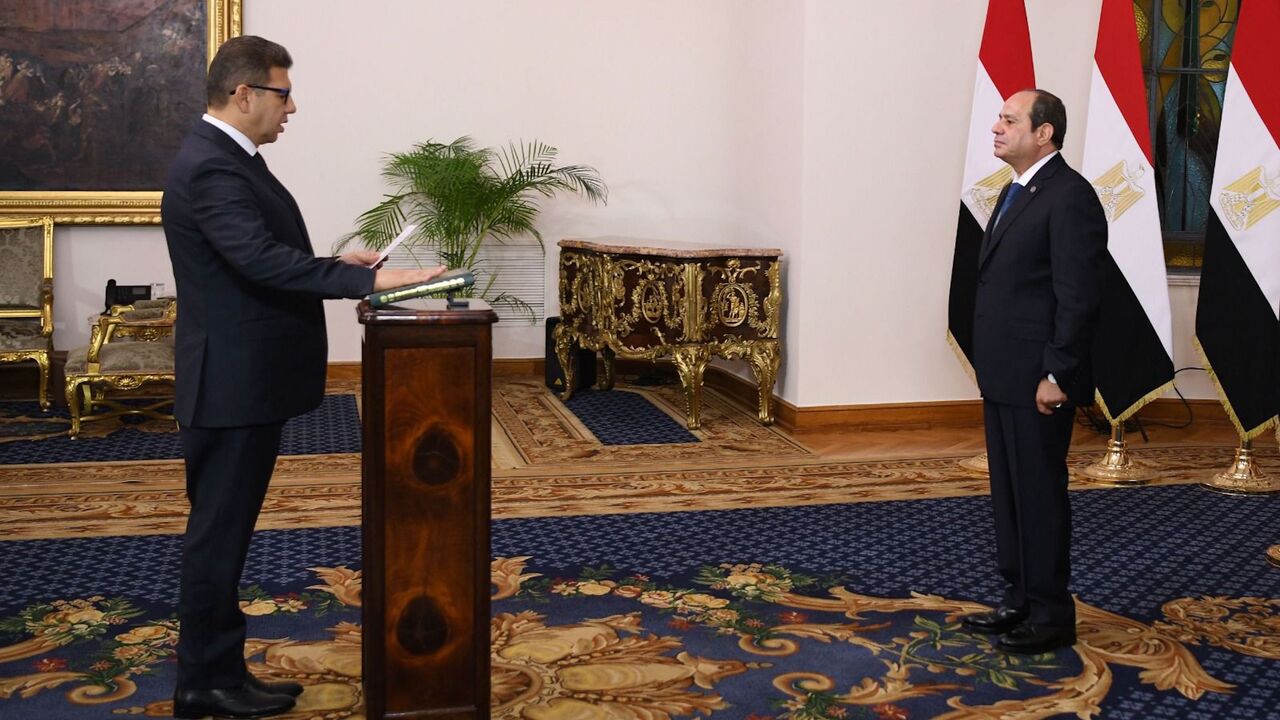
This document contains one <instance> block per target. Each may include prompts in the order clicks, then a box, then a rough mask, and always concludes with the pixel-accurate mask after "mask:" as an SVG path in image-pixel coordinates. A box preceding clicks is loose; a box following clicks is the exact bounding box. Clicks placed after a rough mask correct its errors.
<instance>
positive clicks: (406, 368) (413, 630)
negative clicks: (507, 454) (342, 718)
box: [356, 300, 498, 720]
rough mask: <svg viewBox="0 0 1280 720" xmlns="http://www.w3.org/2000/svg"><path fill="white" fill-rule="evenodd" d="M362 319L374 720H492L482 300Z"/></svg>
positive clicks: (369, 679)
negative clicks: (461, 719) (490, 713)
mask: <svg viewBox="0 0 1280 720" xmlns="http://www.w3.org/2000/svg"><path fill="white" fill-rule="evenodd" d="M470 303H471V305H470V307H469V308H466V309H448V308H447V307H446V304H445V301H444V300H412V301H407V302H405V303H403V304H399V305H392V306H387V307H383V308H379V309H376V310H375V309H373V308H371V307H370V306H369V303H368V301H365V302H362V303H360V305H359V306H358V308H357V310H356V312H357V315H358V316H359V319H360V322H361V324H363V325H364V349H363V367H362V375H363V399H364V404H363V413H362V414H363V418H364V420H363V424H364V436H363V439H364V450H363V455H364V457H363V467H362V477H363V481H362V489H363V508H362V515H363V522H362V539H363V565H364V583H363V585H364V587H363V595H364V640H363V647H362V660H363V669H364V702H365V713H366V717H368V718H369V720H380V719H381V718H488V717H489V594H490V589H489V588H490V585H489V414H490V399H491V395H490V393H491V387H490V381H491V377H490V375H491V365H492V357H493V350H492V338H491V334H492V332H491V331H492V325H493V323H494V322H496V321H497V319H498V318H497V315H496V314H494V312H493V311H492V310H491V309H489V306H488V305H486V304H485V303H484V302H483V301H480V300H471V301H470Z"/></svg>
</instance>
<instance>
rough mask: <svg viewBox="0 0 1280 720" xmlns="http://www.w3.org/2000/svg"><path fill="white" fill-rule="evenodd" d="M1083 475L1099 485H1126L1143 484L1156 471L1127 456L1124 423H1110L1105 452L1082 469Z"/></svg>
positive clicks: (1152, 477)
mask: <svg viewBox="0 0 1280 720" xmlns="http://www.w3.org/2000/svg"><path fill="white" fill-rule="evenodd" d="M1083 475H1084V477H1085V478H1087V479H1088V480H1089V481H1091V482H1095V483H1097V484H1099V485H1112V486H1116V487H1126V486H1130V485H1145V484H1147V483H1149V482H1151V481H1152V480H1154V479H1155V477H1156V473H1155V471H1154V470H1152V469H1150V468H1148V467H1147V466H1145V465H1143V464H1141V463H1137V462H1134V461H1133V458H1132V457H1130V456H1129V446H1128V443H1126V442H1125V439H1124V423H1123V422H1112V423H1111V439H1110V440H1108V441H1107V452H1106V454H1104V455H1103V456H1102V458H1101V459H1099V460H1096V461H1094V462H1093V463H1090V465H1089V467H1087V468H1085V469H1084V473H1083Z"/></svg>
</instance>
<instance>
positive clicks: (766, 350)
mask: <svg viewBox="0 0 1280 720" xmlns="http://www.w3.org/2000/svg"><path fill="white" fill-rule="evenodd" d="M781 360H782V357H781V355H780V354H779V353H778V341H777V340H761V341H759V342H754V343H752V344H751V350H750V351H749V352H748V353H747V362H748V363H750V364H751V371H752V372H754V373H755V375H756V384H757V385H759V387H760V422H762V423H764V424H765V425H772V424H773V383H774V382H775V381H776V380H777V379H778V364H779V362H780V361H781Z"/></svg>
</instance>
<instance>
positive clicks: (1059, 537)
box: [983, 401, 1076, 628]
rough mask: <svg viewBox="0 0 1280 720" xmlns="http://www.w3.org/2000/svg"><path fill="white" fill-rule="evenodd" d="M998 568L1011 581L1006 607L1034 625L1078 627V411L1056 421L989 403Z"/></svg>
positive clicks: (1068, 410) (1066, 409)
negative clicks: (1070, 468) (1070, 454)
mask: <svg viewBox="0 0 1280 720" xmlns="http://www.w3.org/2000/svg"><path fill="white" fill-rule="evenodd" d="M983 415H984V418H983V419H984V423H985V426H986V434H987V467H988V469H989V470H990V472H991V506H992V509H993V510H994V514H995V528H996V564H997V567H998V568H999V570H1000V575H1001V576H1002V577H1004V580H1005V591H1004V599H1003V602H1002V604H1003V605H1004V606H1005V607H1010V608H1014V609H1016V610H1025V611H1026V612H1027V613H1028V620H1029V621H1030V622H1032V623H1036V624H1039V625H1048V626H1052V627H1058V628H1071V627H1075V618H1076V613H1075V603H1074V602H1073V601H1072V599H1071V593H1070V591H1069V590H1068V589H1067V585H1068V583H1069V582H1070V579H1071V501H1070V499H1069V498H1068V496H1067V450H1068V448H1069V447H1070V446H1071V430H1072V428H1073V426H1074V425H1075V407H1074V406H1072V405H1070V404H1067V405H1063V406H1062V407H1061V408H1059V409H1058V410H1057V411H1055V412H1054V413H1053V414H1052V415H1042V414H1041V413H1040V412H1039V411H1038V410H1036V408H1035V407H1021V406H1014V405H1003V404H1000V403H994V402H991V401H984V402H983Z"/></svg>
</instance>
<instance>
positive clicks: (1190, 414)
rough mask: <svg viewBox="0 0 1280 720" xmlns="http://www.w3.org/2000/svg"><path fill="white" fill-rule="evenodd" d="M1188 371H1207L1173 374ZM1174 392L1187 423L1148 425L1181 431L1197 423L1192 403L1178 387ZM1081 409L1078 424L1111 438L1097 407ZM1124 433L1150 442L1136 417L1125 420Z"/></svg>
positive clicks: (1150, 423)
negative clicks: (1133, 433) (1185, 412)
mask: <svg viewBox="0 0 1280 720" xmlns="http://www.w3.org/2000/svg"><path fill="white" fill-rule="evenodd" d="M1186 370H1199V371H1200V372H1204V371H1205V370H1204V368H1202V367H1196V366H1194V365H1189V366H1187V367H1184V368H1178V369H1177V370H1175V371H1174V372H1173V374H1174V376H1175V377H1177V375H1178V373H1180V372H1184V371H1186ZM1173 392H1174V393H1175V394H1177V396H1178V399H1179V400H1181V401H1182V407H1183V408H1185V409H1186V411H1187V421H1186V422H1184V423H1181V424H1178V425H1175V424H1173V423H1166V422H1155V421H1151V420H1148V421H1147V423H1146V424H1147V425H1151V426H1154V427H1164V428H1172V429H1174V430H1181V429H1183V428H1186V427H1190V426H1191V423H1193V422H1195V411H1194V410H1192V408H1191V403H1190V401H1188V400H1187V398H1186V397H1185V396H1184V395H1183V394H1182V391H1181V390H1179V389H1178V386H1177V385H1174V386H1173ZM1080 409H1081V411H1082V412H1081V413H1080V417H1079V419H1078V420H1077V422H1079V423H1080V425H1081V427H1084V428H1087V429H1089V430H1091V431H1093V432H1095V433H1097V434H1099V435H1105V436H1107V437H1110V436H1111V423H1110V422H1108V421H1107V418H1106V417H1105V416H1104V415H1103V414H1102V413H1101V412H1099V411H1098V410H1097V408H1096V406H1093V405H1090V406H1089V407H1082V408H1080ZM1124 431H1125V434H1126V435H1127V434H1129V433H1132V432H1137V433H1139V434H1141V435H1142V440H1143V442H1147V441H1148V438H1147V431H1146V428H1145V427H1144V425H1143V422H1142V421H1141V420H1139V419H1138V417H1137V416H1136V415H1135V416H1134V417H1131V418H1129V419H1128V420H1125V422H1124Z"/></svg>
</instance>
